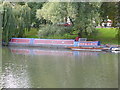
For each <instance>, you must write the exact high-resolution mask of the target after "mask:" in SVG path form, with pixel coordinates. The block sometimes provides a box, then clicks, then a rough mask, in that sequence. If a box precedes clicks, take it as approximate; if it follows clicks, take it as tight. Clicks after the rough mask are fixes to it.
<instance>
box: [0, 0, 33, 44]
mask: <svg viewBox="0 0 120 90" xmlns="http://www.w3.org/2000/svg"><path fill="white" fill-rule="evenodd" d="M30 11H31V10H30V8H29V7H28V5H27V4H25V5H23V6H21V5H18V4H17V3H14V4H13V3H9V2H4V3H3V25H2V27H3V32H2V39H3V41H4V42H6V44H8V42H9V40H10V39H11V38H12V37H23V36H24V33H25V32H26V31H29V30H30V25H31V20H30V19H31V18H30V15H31V12H30Z"/></svg>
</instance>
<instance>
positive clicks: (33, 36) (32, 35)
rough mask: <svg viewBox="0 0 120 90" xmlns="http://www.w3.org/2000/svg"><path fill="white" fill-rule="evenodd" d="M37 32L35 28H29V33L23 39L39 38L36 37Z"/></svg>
mask: <svg viewBox="0 0 120 90" xmlns="http://www.w3.org/2000/svg"><path fill="white" fill-rule="evenodd" d="M37 35H38V30H37V29H35V28H31V30H30V31H29V32H26V33H25V35H24V37H25V38H39V37H38V36H37Z"/></svg>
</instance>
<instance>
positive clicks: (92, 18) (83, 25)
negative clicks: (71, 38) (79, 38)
mask: <svg viewBox="0 0 120 90" xmlns="http://www.w3.org/2000/svg"><path fill="white" fill-rule="evenodd" d="M77 5H78V9H77V10H78V14H77V18H76V20H75V26H74V28H75V29H76V30H79V31H80V33H85V34H86V35H90V34H91V33H92V32H94V30H95V26H97V25H98V24H99V20H100V19H99V13H98V9H99V7H100V5H101V3H99V2H83V3H82V2H79V3H77Z"/></svg>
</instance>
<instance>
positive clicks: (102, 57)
mask: <svg viewBox="0 0 120 90" xmlns="http://www.w3.org/2000/svg"><path fill="white" fill-rule="evenodd" d="M2 87H4V88H117V87H118V54H117V53H112V52H83V51H71V50H66V49H62V50H61V49H43V48H23V47H19V48H18V47H3V48H2Z"/></svg>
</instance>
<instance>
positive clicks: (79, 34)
mask: <svg viewBox="0 0 120 90" xmlns="http://www.w3.org/2000/svg"><path fill="white" fill-rule="evenodd" d="M79 38H81V33H78V36H77V37H76V38H75V41H79Z"/></svg>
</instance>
